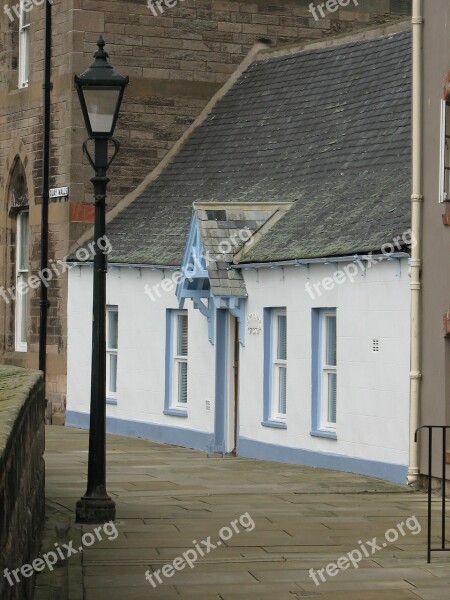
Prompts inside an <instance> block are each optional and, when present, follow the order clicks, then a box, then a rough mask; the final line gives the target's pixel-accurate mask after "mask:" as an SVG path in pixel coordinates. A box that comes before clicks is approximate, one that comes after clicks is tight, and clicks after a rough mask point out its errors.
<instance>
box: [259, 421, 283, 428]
mask: <svg viewBox="0 0 450 600" xmlns="http://www.w3.org/2000/svg"><path fill="white" fill-rule="evenodd" d="M261 425H262V426H263V427H273V428H274V429H287V425H286V423H284V422H283V421H270V420H269V421H261Z"/></svg>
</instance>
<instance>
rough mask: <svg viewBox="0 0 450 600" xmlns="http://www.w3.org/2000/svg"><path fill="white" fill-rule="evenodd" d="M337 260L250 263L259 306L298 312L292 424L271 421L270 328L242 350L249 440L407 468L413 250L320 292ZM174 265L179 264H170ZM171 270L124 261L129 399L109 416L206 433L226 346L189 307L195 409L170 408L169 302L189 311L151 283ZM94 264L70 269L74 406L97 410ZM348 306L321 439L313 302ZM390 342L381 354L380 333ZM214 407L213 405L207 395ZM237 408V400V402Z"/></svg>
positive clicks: (122, 380) (122, 348)
mask: <svg viewBox="0 0 450 600" xmlns="http://www.w3.org/2000/svg"><path fill="white" fill-rule="evenodd" d="M337 268H338V267H337V266H336V265H332V264H330V265H312V266H310V267H309V268H306V267H300V266H299V267H285V268H283V269H281V268H277V269H259V270H254V269H251V270H245V271H244V277H245V281H246V285H247V290H248V294H249V299H248V306H247V314H249V313H258V314H259V315H260V317H261V321H262V320H263V309H264V307H286V308H287V317H288V398H287V429H286V430H281V429H272V428H266V427H263V426H262V425H261V421H262V419H263V331H261V333H260V334H259V335H248V334H247V336H246V346H245V348H241V351H240V397H239V410H240V413H239V434H240V436H243V437H245V438H248V439H251V440H256V441H261V442H266V443H271V444H277V445H281V446H288V447H291V448H301V449H307V450H312V451H316V452H326V453H333V454H339V455H343V456H347V457H359V458H363V459H367V460H373V461H378V462H386V463H391V464H401V465H406V464H407V462H408V456H407V454H408V418H409V406H408V405H409V400H408V398H409V310H410V309H409V277H408V263H407V260H406V259H402V260H401V261H398V260H392V261H385V262H383V263H380V264H378V265H375V266H373V267H372V268H371V269H370V270H368V271H367V272H366V273H365V274H364V275H362V274H358V275H357V277H356V280H355V281H354V282H353V283H351V282H349V281H346V282H345V283H341V284H339V285H336V286H335V287H334V289H332V290H331V291H323V293H322V295H321V296H317V297H316V298H315V299H313V298H311V296H310V295H309V294H308V292H307V291H306V289H305V284H306V283H307V282H308V281H310V282H311V283H312V284H314V283H316V282H318V281H320V280H322V279H323V277H325V276H332V275H333V273H334V272H335V271H336V269H337ZM169 274H170V273H169ZM162 276H163V275H162V272H161V271H152V270H150V269H134V268H120V269H118V268H112V269H110V272H109V273H108V285H107V302H108V304H114V305H118V307H119V352H118V405H117V406H108V407H107V414H108V416H113V417H116V418H119V419H127V420H133V421H143V422H151V423H155V424H161V425H169V426H175V427H186V428H188V429H191V430H192V429H193V430H198V431H202V432H213V429H214V369H215V349H214V346H212V345H211V344H210V343H209V341H208V330H207V321H206V318H205V317H203V316H202V315H201V314H200V313H199V311H197V310H194V309H193V308H192V303H191V302H190V301H188V302H186V308H188V310H189V367H188V415H189V416H188V418H187V419H180V418H178V417H172V416H166V415H164V414H163V409H164V381H165V380H164V371H165V335H166V334H165V326H166V308H177V303H176V298H175V294H174V291H173V290H172V291H167V292H162V293H161V298H157V297H156V296H155V301H152V300H151V299H150V298H149V297H148V296H147V295H146V294H145V293H144V286H145V285H146V284H148V285H149V286H153V285H155V284H157V283H158V282H160V281H161V279H162ZM91 298H92V269H91V268H90V267H82V268H79V267H76V268H74V269H72V270H71V272H70V273H69V305H68V398H67V406H68V410H72V411H78V412H85V413H86V412H88V411H89V396H90V359H91V308H90V307H91V302H92V300H91ZM319 307H333V308H334V307H335V308H337V327H338V332H337V335H338V417H337V418H338V423H337V437H338V439H337V440H330V439H322V438H316V437H312V436H311V435H310V431H311V310H312V308H319ZM374 338H377V339H379V340H380V352H379V353H378V354H375V353H373V351H372V340H373V339H374ZM207 400H209V401H210V403H211V411H210V412H207V411H206V401H207ZM230 410H231V407H230Z"/></svg>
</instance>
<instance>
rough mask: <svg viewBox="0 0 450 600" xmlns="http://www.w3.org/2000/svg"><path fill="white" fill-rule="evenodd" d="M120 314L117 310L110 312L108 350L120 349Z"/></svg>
mask: <svg viewBox="0 0 450 600" xmlns="http://www.w3.org/2000/svg"><path fill="white" fill-rule="evenodd" d="M118 330H119V313H118V311H117V310H109V311H108V348H109V349H110V350H117V349H118V347H119V346H118Z"/></svg>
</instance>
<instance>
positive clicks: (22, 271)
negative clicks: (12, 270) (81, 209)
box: [15, 210, 30, 352]
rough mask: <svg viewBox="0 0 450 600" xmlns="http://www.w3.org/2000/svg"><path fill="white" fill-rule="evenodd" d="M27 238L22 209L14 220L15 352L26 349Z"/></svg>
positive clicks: (26, 225) (27, 223)
mask: <svg viewBox="0 0 450 600" xmlns="http://www.w3.org/2000/svg"><path fill="white" fill-rule="evenodd" d="M29 240H30V238H29V218H28V211H27V210H22V211H20V212H19V213H18V215H17V221H16V314H15V325H16V326H15V348H16V351H17V352H26V351H27V330H28V269H29V267H28V263H29V247H30V241H29Z"/></svg>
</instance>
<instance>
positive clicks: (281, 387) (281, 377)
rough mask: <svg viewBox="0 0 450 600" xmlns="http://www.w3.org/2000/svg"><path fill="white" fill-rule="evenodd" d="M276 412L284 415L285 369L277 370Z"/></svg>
mask: <svg viewBox="0 0 450 600" xmlns="http://www.w3.org/2000/svg"><path fill="white" fill-rule="evenodd" d="M278 412H279V413H280V415H285V414H286V367H279V368H278Z"/></svg>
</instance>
